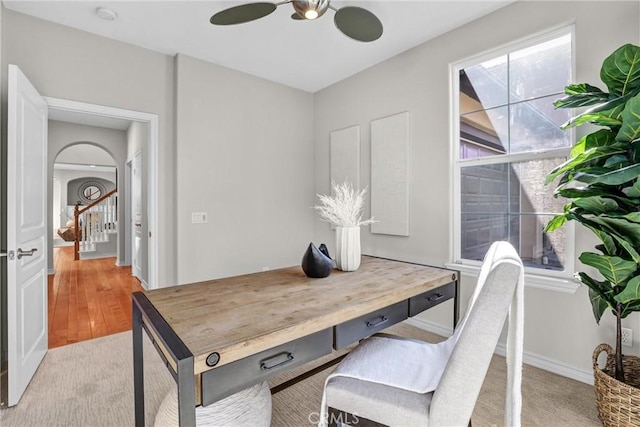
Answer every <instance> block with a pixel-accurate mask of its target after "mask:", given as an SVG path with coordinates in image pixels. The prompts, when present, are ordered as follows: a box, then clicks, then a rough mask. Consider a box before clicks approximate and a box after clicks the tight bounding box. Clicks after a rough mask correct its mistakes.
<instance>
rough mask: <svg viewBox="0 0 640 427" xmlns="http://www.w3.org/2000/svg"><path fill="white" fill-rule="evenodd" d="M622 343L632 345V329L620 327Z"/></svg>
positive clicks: (627, 345)
mask: <svg viewBox="0 0 640 427" xmlns="http://www.w3.org/2000/svg"><path fill="white" fill-rule="evenodd" d="M622 345H623V346H625V347H633V329H629V328H622Z"/></svg>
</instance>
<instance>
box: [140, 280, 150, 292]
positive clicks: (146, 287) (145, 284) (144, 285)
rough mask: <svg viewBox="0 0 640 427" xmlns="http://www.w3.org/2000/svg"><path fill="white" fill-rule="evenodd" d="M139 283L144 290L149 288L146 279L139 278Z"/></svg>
mask: <svg viewBox="0 0 640 427" xmlns="http://www.w3.org/2000/svg"><path fill="white" fill-rule="evenodd" d="M140 284H141V285H142V287H143V288H144V290H145V291H148V290H149V284H148V283H147V282H146V281H144V280H140Z"/></svg>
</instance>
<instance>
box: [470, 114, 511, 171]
mask: <svg viewBox="0 0 640 427" xmlns="http://www.w3.org/2000/svg"><path fill="white" fill-rule="evenodd" d="M508 112H509V108H508V107H499V108H492V109H490V110H482V111H477V112H474V113H467V114H463V115H461V116H460V158H461V159H470V158H475V157H483V156H487V155H494V156H495V155H496V154H505V153H507V152H508V151H507V150H508V147H509V145H508V143H509V123H508V120H507V117H508ZM469 145H475V146H476V149H475V150H471V149H470V148H469Z"/></svg>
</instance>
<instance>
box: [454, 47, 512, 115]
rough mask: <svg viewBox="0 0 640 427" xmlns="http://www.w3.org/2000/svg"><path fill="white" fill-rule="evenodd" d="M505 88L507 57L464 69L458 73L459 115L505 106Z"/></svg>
mask: <svg viewBox="0 0 640 427" xmlns="http://www.w3.org/2000/svg"><path fill="white" fill-rule="evenodd" d="M507 87H508V86H507V56H501V57H499V58H496V59H492V60H490V61H485V62H483V63H482V64H478V65H474V66H473V67H468V68H465V69H464V70H462V71H460V113H466V112H470V111H478V110H482V109H487V108H492V107H496V106H499V105H506V104H507V102H508V101H509V99H508V94H507Z"/></svg>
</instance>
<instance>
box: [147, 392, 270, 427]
mask: <svg viewBox="0 0 640 427" xmlns="http://www.w3.org/2000/svg"><path fill="white" fill-rule="evenodd" d="M270 424H271V390H269V385H268V384H267V382H266V381H265V382H262V383H259V384H256V385H254V386H252V387H249V388H247V389H244V390H242V391H239V392H238V393H236V394H232V395H231V396H229V397H226V398H224V399H222V400H219V401H218V402H215V403H213V404H211V405H209V406H199V407H197V408H196V425H198V426H255V427H269V426H270ZM154 426H155V427H169V426H171V427H173V426H178V391H177V388H176V387H172V388H171V390H169V393H167V395H166V396H165V398H164V400H163V401H162V403H161V404H160V408H159V409H158V413H157V414H156V420H155V424H154Z"/></svg>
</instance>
